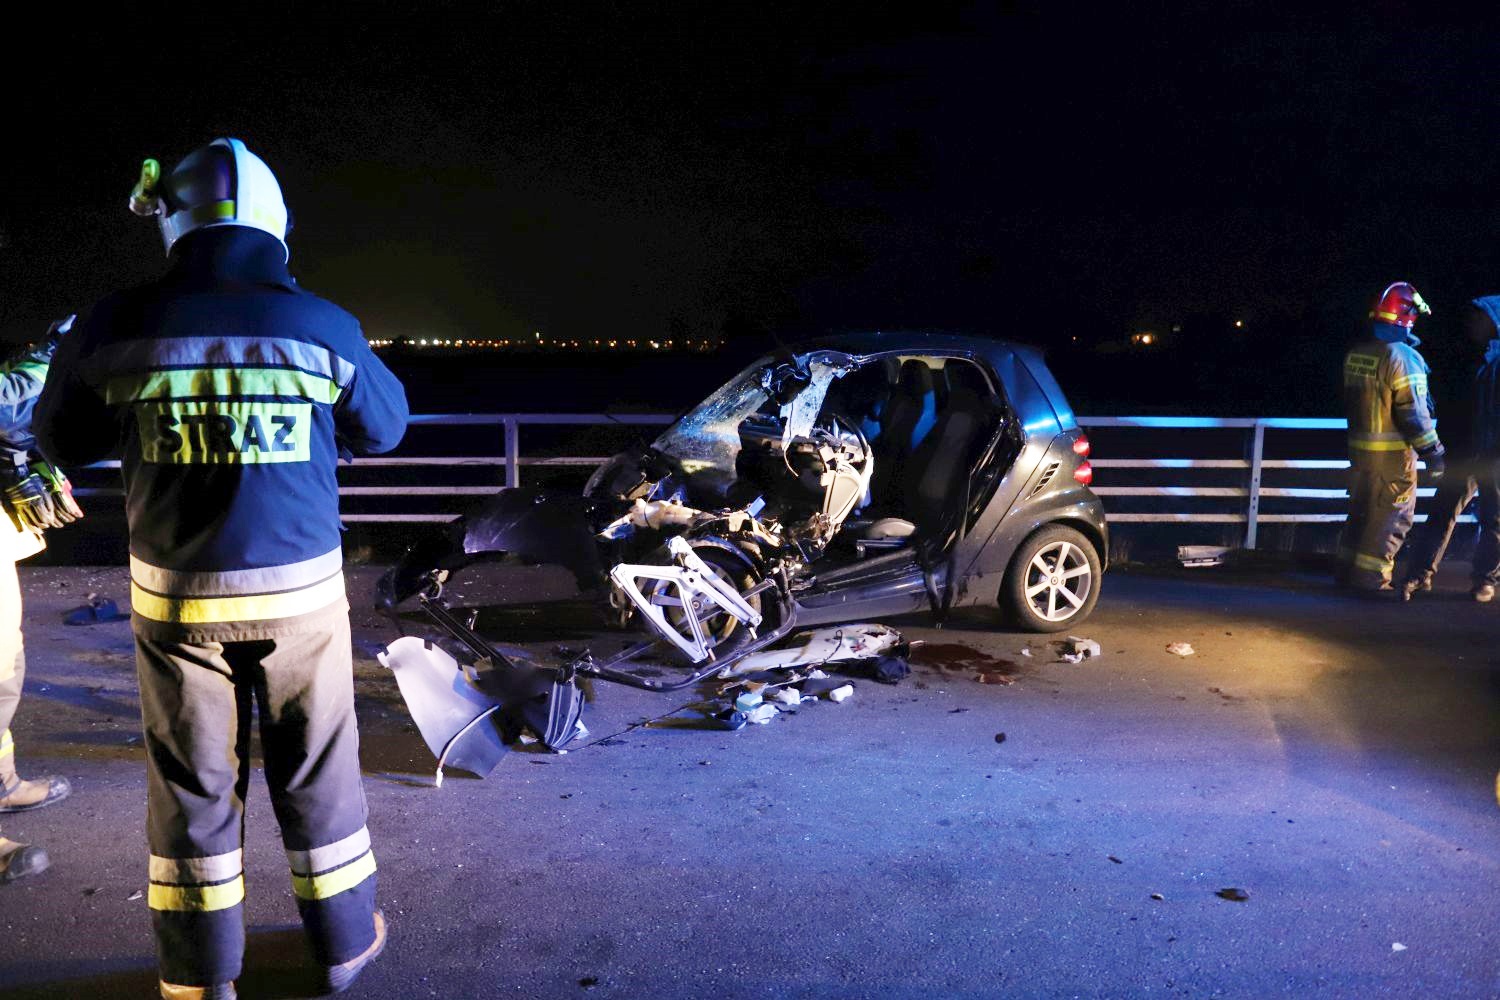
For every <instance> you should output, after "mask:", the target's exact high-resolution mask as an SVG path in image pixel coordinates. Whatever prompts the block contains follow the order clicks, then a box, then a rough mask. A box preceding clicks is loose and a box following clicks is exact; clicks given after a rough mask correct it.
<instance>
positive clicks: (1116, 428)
mask: <svg viewBox="0 0 1500 1000" xmlns="http://www.w3.org/2000/svg"><path fill="white" fill-rule="evenodd" d="M674 419H675V418H674V417H673V416H672V415H670V414H663V413H626V414H605V413H429V414H414V415H413V416H412V417H411V420H410V424H409V431H408V435H407V440H406V441H404V442H403V443H402V446H401V448H400V449H398V450H397V451H396V452H395V453H394V454H392V455H384V456H379V457H374V458H361V459H358V460H356V461H355V462H354V463H353V464H351V465H348V466H343V467H341V469H340V486H339V494H340V496H341V497H345V498H348V499H349V501H351V502H350V503H349V504H348V506H349V507H351V508H354V509H350V510H347V511H346V513H344V515H343V519H344V520H345V521H347V522H351V523H360V522H370V523H377V524H396V523H404V522H417V523H420V522H445V521H449V520H452V519H453V518H454V517H455V516H457V515H458V514H459V513H460V512H461V509H462V508H463V507H465V506H468V505H469V504H472V503H473V502H474V500H475V499H476V498H478V497H482V496H487V495H490V494H493V493H495V492H497V491H499V490H501V489H504V488H507V487H517V486H520V485H521V482H522V474H523V472H526V471H528V470H529V471H534V472H538V473H542V472H546V473H549V474H553V475H555V474H557V473H567V472H569V471H571V472H572V473H573V477H574V478H579V479H581V475H582V473H583V472H584V470H587V469H591V468H593V467H594V466H597V465H598V464H599V463H601V462H603V461H604V460H605V458H606V457H607V454H608V453H609V451H610V450H617V449H618V448H619V447H623V446H624V445H625V444H626V443H628V441H627V440H626V439H618V438H619V435H618V434H616V439H615V440H612V439H611V438H610V436H609V434H608V433H605V434H603V435H602V436H601V434H600V432H601V431H604V432H609V431H614V432H622V431H623V432H628V434H627V435H626V438H627V439H628V437H629V436H640V435H641V434H642V432H645V433H647V434H649V433H651V431H650V429H651V428H655V427H661V426H664V425H666V424H669V423H671V422H672V421H673V420H674ZM1078 422H1079V424H1080V425H1082V426H1083V427H1084V428H1085V429H1086V430H1087V432H1088V434H1089V437H1090V439H1091V441H1092V442H1093V455H1094V457H1093V458H1092V459H1091V461H1092V462H1093V465H1094V468H1095V470H1096V472H1095V478H1094V492H1095V493H1097V494H1098V495H1099V497H1100V498H1101V500H1102V501H1103V502H1104V506H1105V510H1106V511H1107V513H1108V515H1109V520H1110V522H1111V523H1112V524H1121V525H1123V524H1217V525H1230V526H1235V525H1243V545H1244V547H1245V548H1251V549H1253V548H1255V547H1256V544H1257V542H1258V541H1259V537H1260V533H1261V527H1262V526H1264V525H1270V524H1330V523H1335V522H1340V521H1343V520H1344V516H1345V515H1344V506H1345V504H1346V503H1347V499H1348V493H1347V492H1346V489H1345V483H1344V479H1345V478H1346V477H1345V472H1346V470H1347V469H1348V467H1349V463H1348V460H1347V459H1346V458H1344V457H1341V455H1342V453H1343V450H1344V447H1343V443H1344V431H1345V429H1346V424H1345V422H1344V421H1343V420H1341V419H1335V418H1323V417H1195V416H1133V417H1079V418H1078ZM523 427H524V428H527V429H528V431H527V436H528V439H529V438H531V437H532V436H533V435H536V434H540V435H541V437H542V438H544V440H539V441H537V442H536V452H534V453H532V454H530V455H527V454H524V453H523V451H522V428H523ZM434 432H436V433H434ZM590 444H593V445H595V446H603V447H596V450H606V454H603V455H601V454H589V453H582V454H581V453H579V451H580V449H582V450H583V451H585V452H587V451H588V450H589V449H588V445H590ZM528 446H530V442H529V441H528ZM118 468H119V463H118V462H101V463H98V464H97V465H95V466H91V467H89V468H88V469H86V470H82V473H81V474H80V475H77V476H75V479H77V480H79V481H78V483H77V489H76V492H77V493H78V494H79V495H80V496H83V497H119V496H120V495H121V492H122V491H121V490H120V488H119V486H118V485H114V483H117V482H118V480H114V481H113V483H111V482H110V480H111V479H112V477H113V473H111V472H109V471H108V470H113V469H118ZM1418 493H1419V496H1422V497H1427V496H1431V495H1432V493H1433V490H1432V489H1431V488H1428V487H1423V488H1421V489H1420V490H1419V491H1418ZM372 505H373V506H375V507H378V508H379V509H368V508H369V507H371V506H372ZM414 507H415V508H419V509H412V508H414ZM434 508H441V509H434ZM1419 519H1420V516H1419ZM1466 519H1467V520H1472V518H1466Z"/></svg>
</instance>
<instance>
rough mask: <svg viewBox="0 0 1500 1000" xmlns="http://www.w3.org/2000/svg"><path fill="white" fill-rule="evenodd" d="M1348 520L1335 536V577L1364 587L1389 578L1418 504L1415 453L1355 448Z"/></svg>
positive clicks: (1370, 587)
mask: <svg viewBox="0 0 1500 1000" xmlns="http://www.w3.org/2000/svg"><path fill="white" fill-rule="evenodd" d="M1349 476H1350V480H1349V520H1348V521H1347V522H1346V523H1345V524H1344V534H1343V537H1342V538H1341V539H1340V541H1339V563H1340V565H1339V577H1340V580H1341V581H1342V582H1344V583H1346V584H1348V585H1350V586H1353V587H1357V588H1360V589H1362V590H1378V589H1380V588H1381V587H1384V586H1388V585H1389V584H1390V582H1391V570H1392V569H1393V568H1394V567H1395V564H1396V553H1397V552H1398V551H1399V550H1400V549H1401V543H1402V542H1403V541H1405V540H1406V533H1407V532H1408V531H1410V530H1411V526H1412V521H1413V519H1414V518H1415V516H1416V509H1417V455H1416V452H1414V451H1412V450H1410V449H1405V450H1402V451H1371V452H1362V451H1355V452H1353V454H1352V455H1351V457H1350V470H1349Z"/></svg>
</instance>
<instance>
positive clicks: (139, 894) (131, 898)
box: [125, 889, 146, 903]
mask: <svg viewBox="0 0 1500 1000" xmlns="http://www.w3.org/2000/svg"><path fill="white" fill-rule="evenodd" d="M145 895H146V894H145V893H144V892H142V891H141V890H139V889H137V890H136V891H135V892H132V893H131V894H130V895H128V896H126V897H125V902H127V903H134V902H135V901H136V900H138V899H141V898H143V897H144V896H145Z"/></svg>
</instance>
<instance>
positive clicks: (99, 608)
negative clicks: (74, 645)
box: [63, 597, 130, 625]
mask: <svg viewBox="0 0 1500 1000" xmlns="http://www.w3.org/2000/svg"><path fill="white" fill-rule="evenodd" d="M129 617H130V612H128V611H121V610H120V606H119V605H118V604H116V603H115V602H114V601H111V600H110V599H109V598H107V597H95V598H93V599H91V600H90V601H89V603H87V604H82V605H79V606H78V607H76V608H74V609H72V610H71V611H67V612H65V613H64V614H63V624H64V625H98V624H100V623H102V622H121V621H124V620H125V619H127V618H129Z"/></svg>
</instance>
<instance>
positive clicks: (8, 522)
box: [0, 338, 57, 560]
mask: <svg viewBox="0 0 1500 1000" xmlns="http://www.w3.org/2000/svg"><path fill="white" fill-rule="evenodd" d="M56 349H57V341H56V340H54V339H51V338H48V339H47V340H44V341H43V342H42V343H40V344H38V345H37V346H36V347H33V348H29V349H27V350H25V351H22V352H19V353H17V354H14V355H12V356H11V357H9V358H7V359H6V360H5V361H3V362H0V483H7V482H13V481H14V480H12V479H10V478H9V476H7V475H5V474H6V473H12V470H16V471H19V470H20V469H21V468H22V467H23V466H25V465H26V464H27V463H28V462H29V461H30V459H31V456H32V455H33V454H34V453H35V452H36V450H37V448H36V437H35V436H34V435H33V434H32V432H31V417H32V413H33V411H34V410H35V409H36V402H37V398H38V397H40V396H41V394H42V383H43V382H44V381H45V380H46V378H47V366H48V365H49V364H51V363H52V353H53V351H55V350H56ZM46 547H47V543H46V542H45V541H43V539H42V535H41V533H40V532H37V531H29V530H27V529H26V528H23V527H21V525H19V524H17V523H16V522H15V519H14V518H11V517H5V518H3V519H0V558H4V559H10V560H19V559H25V558H26V557H27V556H34V555H36V554H37V553H38V552H40V551H42V549H44V548H46Z"/></svg>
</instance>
